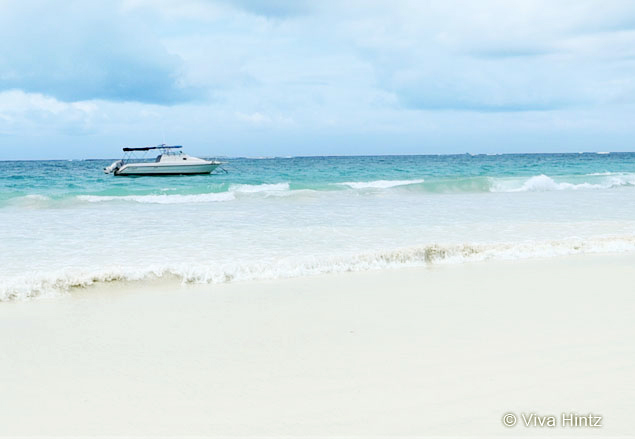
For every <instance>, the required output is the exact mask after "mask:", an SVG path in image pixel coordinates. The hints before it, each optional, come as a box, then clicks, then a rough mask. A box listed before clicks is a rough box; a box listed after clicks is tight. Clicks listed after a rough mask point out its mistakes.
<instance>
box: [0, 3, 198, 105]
mask: <svg viewBox="0 0 635 439" xmlns="http://www.w3.org/2000/svg"><path fill="white" fill-rule="evenodd" d="M27 23H28V25H27ZM155 31H156V29H153V28H152V27H150V26H149V25H148V23H146V22H144V21H143V20H135V17H134V15H133V14H131V13H126V12H123V11H121V10H118V9H117V8H113V7H109V6H108V3H97V2H79V1H71V2H63V3H58V2H44V1H26V2H21V3H15V4H12V6H11V7H6V8H5V10H4V11H2V14H0V53H2V54H3V56H1V57H0V89H5V90H7V89H14V88H18V89H22V90H24V91H27V92H33V93H45V94H47V95H50V96H53V97H55V98H57V99H60V100H63V101H78V100H88V99H107V100H113V101H138V102H149V103H161V104H174V103H178V102H183V101H188V100H191V99H193V98H194V97H195V96H196V95H195V92H196V91H195V90H193V89H191V88H189V87H188V86H187V85H186V84H183V83H182V82H181V76H182V72H181V71H180V69H181V60H180V58H179V57H178V56H177V55H175V54H170V53H168V52H167V51H166V49H165V48H164V46H163V45H162V44H161V42H160V39H159V37H158V35H156V34H155Z"/></svg>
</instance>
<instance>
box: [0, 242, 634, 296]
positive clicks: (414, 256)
mask: <svg viewBox="0 0 635 439" xmlns="http://www.w3.org/2000/svg"><path fill="white" fill-rule="evenodd" d="M596 253H635V236H621V237H596V238H592V239H579V238H571V239H565V240H555V241H537V242H536V241H527V242H517V243H490V244H450V245H443V244H431V245H426V246H419V247H409V248H400V249H394V250H386V251H376V252H367V253H359V254H352V255H336V256H328V257H321V258H318V257H305V258H294V257H289V258H287V259H284V260H281V261H279V262H277V263H271V264H266V263H251V264H245V263H234V264H232V263H225V264H222V265H219V264H217V263H214V264H212V263H210V264H208V265H205V264H200V265H186V264H176V265H165V266H148V267H145V268H136V269H132V268H122V267H117V266H114V267H110V268H106V269H97V270H93V271H90V270H80V271H70V270H65V271H63V272H60V273H53V274H46V275H33V276H22V277H18V278H14V279H12V280H3V282H2V283H0V302H1V301H10V300H21V299H30V298H34V297H38V296H51V295H53V296H54V295H58V294H63V293H66V292H68V291H69V290H71V289H72V288H81V287H87V286H90V285H93V284H98V283H103V282H114V281H141V280H150V279H160V278H170V277H173V278H177V279H180V280H181V281H182V282H184V283H226V282H233V281H244V280H264V279H278V278H290V277H301V276H308V275H317V274H326V273H341V272H352V271H370V270H381V269H385V268H398V267H413V266H426V265H430V264H458V263H465V262H477V261H485V260H514V259H527V258H546V257H554V256H566V255H575V254H596Z"/></svg>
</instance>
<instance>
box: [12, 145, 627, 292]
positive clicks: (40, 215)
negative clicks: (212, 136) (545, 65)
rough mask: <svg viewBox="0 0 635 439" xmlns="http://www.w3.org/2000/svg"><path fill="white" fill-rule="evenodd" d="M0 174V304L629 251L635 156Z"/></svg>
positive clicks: (58, 168) (64, 168)
mask: <svg viewBox="0 0 635 439" xmlns="http://www.w3.org/2000/svg"><path fill="white" fill-rule="evenodd" d="M112 161H113V160H110V159H109V160H84V161H79V160H78V161H3V162H0V224H2V227H1V228H0V242H1V243H2V252H1V253H0V301H7V300H28V299H32V298H36V297H55V296H58V295H60V294H67V293H68V292H69V291H71V289H72V288H78V287H86V286H89V285H93V284H96V283H100V282H112V281H123V280H139V281H143V280H156V279H162V278H165V279H168V278H169V279H173V278H178V279H180V280H181V281H183V282H186V283H189V282H194V283H199V282H201V283H223V282H234V281H244V280H259V279H273V278H286V277H297V276H309V275H316V274H321V273H332V272H346V271H363V270H380V269H385V268H398V267H407V266H426V265H430V264H455V263H464V262H471V261H483V260H488V259H508V260H513V259H523V258H545V257H553V256H564V255H572V254H586V253H625V252H635V153H580V154H504V155H470V154H462V155H421V156H355V157H274V158H258V159H255V158H229V159H224V161H225V162H226V164H225V165H224V167H225V169H226V170H227V171H228V172H227V173H215V174H212V175H203V176H169V177H168V176H166V177H115V176H113V175H106V174H104V173H103V171H102V169H103V168H104V167H105V166H107V165H109V164H110V163H111V162H112Z"/></svg>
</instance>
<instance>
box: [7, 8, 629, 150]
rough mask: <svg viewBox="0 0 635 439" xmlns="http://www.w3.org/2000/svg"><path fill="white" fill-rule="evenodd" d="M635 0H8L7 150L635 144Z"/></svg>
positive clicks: (499, 147)
mask: <svg viewBox="0 0 635 439" xmlns="http://www.w3.org/2000/svg"><path fill="white" fill-rule="evenodd" d="M634 116H635V2H633V1H602V2H600V1H585V0H578V1H567V0H560V1H556V2H554V1H530V0H525V1H514V0H505V1H503V0H500V1H499V0H496V1H495V0H480V1H472V2H470V1H457V2H447V1H419V0H391V1H387V0H386V1H373V0H363V1H362V0H351V1H330V0H322V1H319V2H317V1H305V0H294V1H293V0H289V1H287V0H271V1H264V0H263V1H250V0H217V1H212V0H178V1H177V0H175V1H171V0H152V1H151V0H121V1H116V0H113V1H104V2H96V1H95V2H92V1H88V2H87V1H72V0H71V1H66V2H53V1H30V0H25V1H17V0H16V1H8V0H0V159H20V158H24V159H36V158H96V157H116V156H118V155H119V153H120V148H121V147H123V146H134V145H147V144H156V143H161V142H162V141H163V140H164V139H165V141H166V142H168V143H175V144H182V145H184V146H186V147H187V151H188V152H190V153H192V154H201V155H206V156H209V155H225V156H286V155H320V154H416V153H462V152H486V153H492V152H560V151H571V152H578V151H632V150H635V117H634Z"/></svg>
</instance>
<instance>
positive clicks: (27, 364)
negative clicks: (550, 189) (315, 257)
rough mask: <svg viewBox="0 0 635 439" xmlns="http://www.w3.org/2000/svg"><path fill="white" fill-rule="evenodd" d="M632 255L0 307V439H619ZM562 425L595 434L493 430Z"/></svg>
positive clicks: (141, 288) (630, 403)
mask: <svg viewBox="0 0 635 439" xmlns="http://www.w3.org/2000/svg"><path fill="white" fill-rule="evenodd" d="M634 267H635V257H633V256H579V257H567V258H556V259H545V260H533V261H515V262H485V263H472V264H463V265H457V266H436V267H432V268H417V269H400V270H394V271H381V272H366V273H348V274H336V275H324V276H317V277H308V278H297V279H288V280H277V281H265V282H262V281H261V282H242V283H234V284H223V285H186V286H183V285H180V284H179V283H178V282H176V281H175V282H174V283H173V284H170V283H166V282H162V283H159V282H158V281H157V282H156V283H125V284H124V283H111V284H107V285H100V286H95V287H90V288H85V289H81V290H75V291H73V292H71V293H70V294H69V295H68V296H66V297H61V298H53V299H39V300H32V301H27V302H8V303H0V334H2V336H0V435H2V436H118V435H122V436H152V437H155V436H188V435H189V436H212V437H224V436H249V437H252V436H253V437H261V436H263V437H264V436H266V437H273V436H329V437H353V436H355V437H364V436H375V437H394V436H410V437H420V436H464V437H484V436H501V437H510V436H516V435H517V436H521V437H528V436H539V437H547V436H570V437H573V436H575V437H578V436H605V437H609V436H611V437H616V436H631V435H632V434H633V433H634V432H635V426H633V421H632V419H633V417H632V414H633V413H634V412H635V373H634V371H635V323H634V320H633V316H634V315H635V294H634V293H635V269H634ZM507 412H513V413H515V414H517V415H520V414H521V413H527V414H528V413H532V412H533V413H536V414H539V415H550V414H552V415H558V416H559V415H560V414H561V413H563V412H567V413H569V412H576V413H579V414H581V415H585V416H586V415H588V414H589V413H593V414H597V415H601V416H602V417H603V419H602V424H603V427H602V428H600V429H593V428H577V429H571V428H562V427H560V426H559V427H557V428H526V427H524V426H523V425H520V422H519V424H518V425H516V426H515V427H513V428H506V427H504V426H503V425H502V421H501V419H502V416H503V415H504V414H505V413H507Z"/></svg>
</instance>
